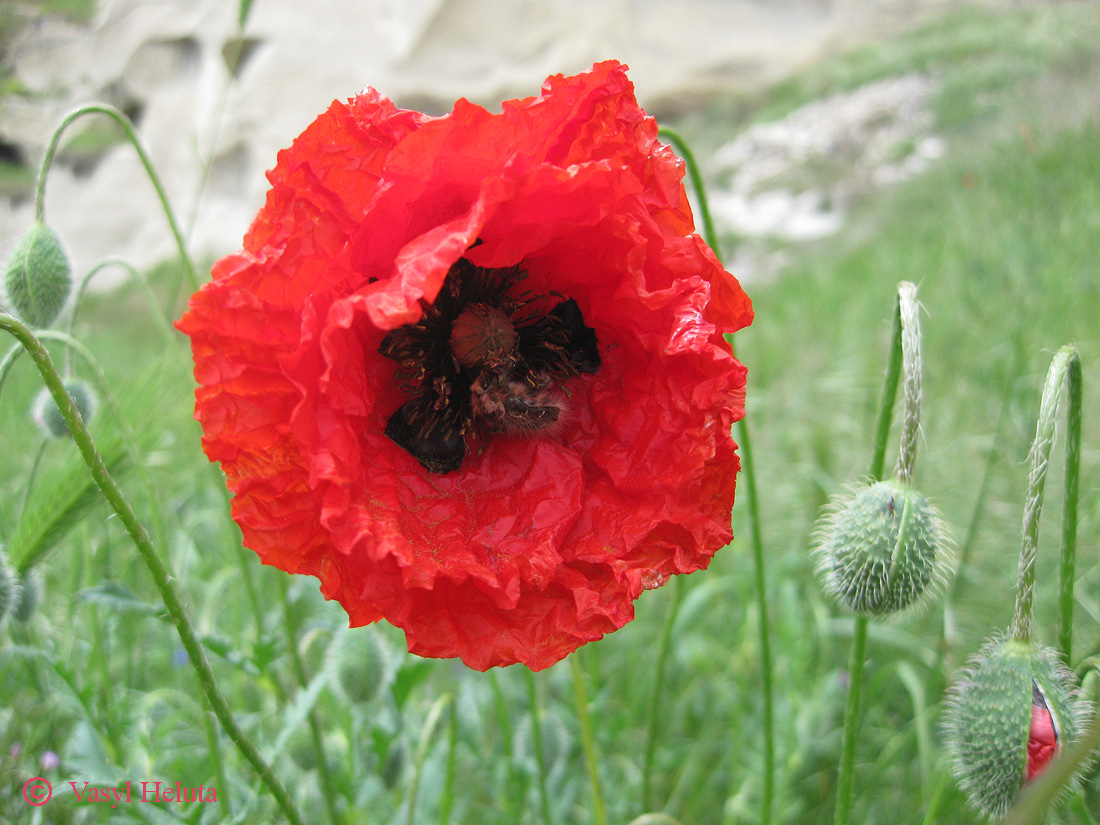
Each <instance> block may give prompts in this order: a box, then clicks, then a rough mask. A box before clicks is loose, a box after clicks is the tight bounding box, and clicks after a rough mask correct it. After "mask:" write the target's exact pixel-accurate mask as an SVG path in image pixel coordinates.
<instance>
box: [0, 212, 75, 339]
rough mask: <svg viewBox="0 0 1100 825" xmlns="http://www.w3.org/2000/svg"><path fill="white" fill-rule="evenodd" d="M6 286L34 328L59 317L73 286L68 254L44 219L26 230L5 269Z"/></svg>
mask: <svg viewBox="0 0 1100 825" xmlns="http://www.w3.org/2000/svg"><path fill="white" fill-rule="evenodd" d="M4 287H5V289H6V290H7V293H8V299H9V300H10V301H11V303H12V306H13V307H15V311H16V312H17V313H18V314H19V317H20V318H22V319H23V320H24V321H26V322H27V323H28V324H30V325H31V326H33V327H48V326H50V325H51V324H52V323H53V322H54V321H56V320H57V316H59V315H60V314H61V310H62V309H64V308H65V303H66V302H67V301H68V300H69V295H70V293H71V292H72V288H73V278H72V267H71V266H70V265H69V256H68V255H66V254H65V249H64V247H62V245H61V239H60V238H58V237H57V234H56V233H55V232H54V231H53V230H52V229H50V228H49V227H48V226H46V224H44V223H42V222H41V221H35V224H34V226H32V227H31V228H30V229H28V230H27V232H26V233H25V234H24V235H23V237H22V238H20V239H19V242H18V243H17V244H16V245H15V249H13V250H12V253H11V257H10V258H9V259H8V264H7V266H6V267H5V269H4Z"/></svg>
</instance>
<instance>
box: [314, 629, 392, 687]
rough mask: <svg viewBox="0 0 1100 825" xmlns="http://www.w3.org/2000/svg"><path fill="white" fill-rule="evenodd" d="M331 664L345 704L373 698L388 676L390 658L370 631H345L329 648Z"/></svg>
mask: <svg viewBox="0 0 1100 825" xmlns="http://www.w3.org/2000/svg"><path fill="white" fill-rule="evenodd" d="M329 649H330V651H332V655H333V656H334V657H335V661H334V662H333V664H332V666H333V667H334V668H335V675H336V684H337V686H338V687H339V689H340V692H341V693H343V694H344V697H345V698H346V699H347V700H348V701H349V702H354V703H357V704H358V703H364V704H365V703H367V702H370V701H371V700H372V699H374V698H375V697H376V696H377V695H378V693H379V691H380V690H381V689H382V687H383V686H384V685H385V684H386V682H387V680H388V679H389V675H390V662H391V659H392V655H391V653H390V650H389V648H388V646H387V645H386V643H385V642H384V641H383V640H382V638H381V637H380V636H379V635H378V634H377V633H376V632H375V631H374V630H373V629H372V628H366V627H362V628H352V629H351V630H347V631H345V632H344V633H343V634H342V635H341V637H340V638H339V639H337V640H336V642H334V643H333V644H332V646H331V647H330V648H329Z"/></svg>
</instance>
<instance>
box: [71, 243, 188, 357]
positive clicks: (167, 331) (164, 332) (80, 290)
mask: <svg viewBox="0 0 1100 825" xmlns="http://www.w3.org/2000/svg"><path fill="white" fill-rule="evenodd" d="M109 266H118V267H121V268H123V269H125V270H126V272H127V273H128V274H129V276H130V277H131V278H132V279H133V280H134V281H135V282H136V283H137V285H138V286H139V287H140V288H141V291H142V293H143V294H144V295H145V300H146V301H147V302H148V304H149V309H150V310H151V311H152V313H153V320H155V321H156V323H157V330H158V331H159V332H160V334H161V337H162V338H163V339H164V341H165V343H169V342H171V340H172V324H171V322H170V321H169V320H168V318H167V317H166V316H165V314H164V312H163V310H161V308H160V306H159V305H158V304H157V299H156V296H154V295H153V290H152V288H151V287H150V286H149V281H148V280H147V279H146V277H145V276H144V275H142V274H141V273H140V272H138V270H137V269H136V268H135V267H133V266H131V265H130V264H128V263H127V262H126V261H124V260H122V259H121V258H108V259H107V260H104V261H100V262H99V263H98V264H96V265H95V266H93V267H92V268H91V269H89V270H88V273H87V274H86V275H85V276H84V277H83V278H82V279H81V280H80V285H79V286H78V287H77V288H76V295H74V296H73V311H72V312H71V313H70V314H69V335H72V334H73V328H74V327H75V325H76V313H77V310H78V309H79V308H80V299H81V298H83V297H84V291H85V290H86V289H87V287H88V282H89V281H91V280H92V278H93V277H94V276H95V275H97V274H99V273H100V272H102V271H103V270H104V269H106V268H107V267H109Z"/></svg>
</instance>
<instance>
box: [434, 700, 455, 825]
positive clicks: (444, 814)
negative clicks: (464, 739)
mask: <svg viewBox="0 0 1100 825" xmlns="http://www.w3.org/2000/svg"><path fill="white" fill-rule="evenodd" d="M448 714H449V716H450V718H449V719H448V723H447V728H448V731H449V732H448V734H447V774H446V777H445V779H444V781H443V795H442V797H441V798H440V800H439V825H447V823H449V822H450V821H451V811H452V810H454V804H455V768H456V767H457V763H458V702H451V706H450V708H448Z"/></svg>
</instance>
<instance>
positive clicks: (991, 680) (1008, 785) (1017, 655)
mask: <svg viewBox="0 0 1100 825" xmlns="http://www.w3.org/2000/svg"><path fill="white" fill-rule="evenodd" d="M1088 711H1089V704H1088V702H1086V701H1084V700H1082V699H1081V698H1080V696H1079V695H1078V692H1077V688H1076V680H1075V678H1074V675H1073V673H1072V672H1071V671H1070V670H1069V669H1068V668H1067V667H1066V666H1065V665H1063V664H1062V661H1061V659H1059V657H1058V654H1057V652H1056V651H1055V650H1054V649H1053V648H1049V647H1046V646H1045V645H1040V644H1037V643H1034V642H1026V641H1020V640H1016V639H1013V638H1011V637H1009V636H997V637H994V638H993V639H991V640H990V641H989V642H987V643H986V644H985V645H984V646H983V647H982V649H981V650H980V651H979V652H978V655H977V656H975V657H974V659H972V660H971V661H970V663H969V664H968V665H967V667H966V670H965V671H964V672H963V673H962V675H961V676H960V678H959V680H958V682H957V683H956V684H955V685H954V686H953V687H952V688H951V690H950V691H949V693H948V698H947V708H946V711H945V713H944V718H943V738H944V744H945V746H946V749H947V753H948V758H949V761H950V764H951V770H952V773H953V774H954V776H955V779H956V780H957V781H958V783H959V787H960V788H962V790H963V792H964V793H966V795H967V798H968V799H969V801H970V804H971V805H972V806H973V807H974V808H976V809H977V810H979V811H981V812H982V813H984V814H985V815H986V816H988V817H990V818H994V819H999V818H1000V817H1002V816H1004V814H1005V813H1006V812H1007V811H1008V809H1009V807H1010V806H1011V805H1012V803H1013V801H1014V800H1015V799H1016V795H1017V794H1018V793H1019V791H1020V789H1021V788H1022V787H1023V786H1024V785H1025V784H1026V783H1027V782H1029V781H1030V780H1032V779H1034V778H1035V777H1037V776H1039V775H1040V774H1042V773H1043V772H1044V771H1045V770H1046V768H1047V766H1048V765H1049V764H1050V761H1051V760H1052V759H1053V758H1054V757H1055V756H1056V755H1057V754H1058V753H1059V752H1060V751H1061V750H1062V748H1064V747H1066V746H1069V745H1072V744H1073V743H1074V742H1076V740H1077V739H1078V738H1080V736H1081V734H1082V732H1083V729H1084V724H1085V720H1086V718H1087V716H1088ZM1071 785H1072V783H1071Z"/></svg>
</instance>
